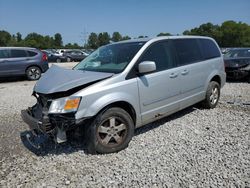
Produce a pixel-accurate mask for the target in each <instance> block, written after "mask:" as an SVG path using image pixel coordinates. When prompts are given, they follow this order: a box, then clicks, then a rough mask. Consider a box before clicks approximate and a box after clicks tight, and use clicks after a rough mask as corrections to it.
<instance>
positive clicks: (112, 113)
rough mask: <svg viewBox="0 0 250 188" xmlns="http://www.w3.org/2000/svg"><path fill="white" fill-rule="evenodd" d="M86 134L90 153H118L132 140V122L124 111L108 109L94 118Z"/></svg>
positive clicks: (114, 108) (115, 108)
mask: <svg viewBox="0 0 250 188" xmlns="http://www.w3.org/2000/svg"><path fill="white" fill-rule="evenodd" d="M87 134H88V139H87V142H88V150H89V152H90V153H93V154H94V153H102V154H104V153H113V152H118V151H120V150H122V149H124V148H126V147H127V146H128V143H129V142H130V140H131V139H132V137H133V135H134V122H133V120H132V118H131V116H130V115H129V114H128V113H127V112H126V111H125V110H123V109H121V108H117V107H113V108H109V109H107V110H106V111H104V112H102V113H100V114H98V115H97V116H96V118H95V119H94V121H93V122H92V124H91V125H90V127H89V131H88V132H87Z"/></svg>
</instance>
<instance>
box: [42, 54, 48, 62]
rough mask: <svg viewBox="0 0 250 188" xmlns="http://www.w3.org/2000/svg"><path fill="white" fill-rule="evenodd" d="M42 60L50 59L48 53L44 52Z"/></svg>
mask: <svg viewBox="0 0 250 188" xmlns="http://www.w3.org/2000/svg"><path fill="white" fill-rule="evenodd" d="M42 61H48V57H47V55H46V53H44V52H43V56H42Z"/></svg>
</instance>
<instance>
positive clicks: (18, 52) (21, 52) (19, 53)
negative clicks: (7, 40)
mask: <svg viewBox="0 0 250 188" xmlns="http://www.w3.org/2000/svg"><path fill="white" fill-rule="evenodd" d="M11 57H12V58H16V57H27V54H26V51H25V50H11Z"/></svg>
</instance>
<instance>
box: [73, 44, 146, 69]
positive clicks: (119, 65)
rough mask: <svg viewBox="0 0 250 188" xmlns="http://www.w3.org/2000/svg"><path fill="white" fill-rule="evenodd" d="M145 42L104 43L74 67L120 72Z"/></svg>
mask: <svg viewBox="0 0 250 188" xmlns="http://www.w3.org/2000/svg"><path fill="white" fill-rule="evenodd" d="M144 44H145V42H130V43H118V44H111V45H106V46H103V47H100V48H98V49H97V50H96V51H94V52H93V53H92V54H90V55H89V56H88V57H86V58H85V59H84V60H82V61H81V62H80V63H79V64H77V65H76V66H75V67H74V69H76V70H86V71H95V72H109V73H120V72H122V71H123V70H124V69H125V68H126V66H127V65H128V64H129V62H130V61H131V60H132V58H133V57H134V56H135V54H136V53H137V52H138V51H139V50H140V49H141V47H142V46H143V45H144Z"/></svg>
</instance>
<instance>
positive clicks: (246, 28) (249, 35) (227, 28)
mask: <svg viewBox="0 0 250 188" xmlns="http://www.w3.org/2000/svg"><path fill="white" fill-rule="evenodd" d="M182 34H183V35H201V36H209V37H212V38H214V39H215V40H216V41H217V43H218V44H219V46H220V47H250V25H248V24H246V23H242V22H235V21H225V22H223V23H222V24H221V25H214V24H212V23H210V22H208V23H205V24H201V25H200V26H199V27H195V28H193V29H190V30H186V31H184V32H183V33H182ZM171 35H172V34H171V33H168V32H161V33H159V34H158V35H157V36H171ZM145 37H148V36H144V35H140V36H138V37H137V38H145ZM128 39H131V37H129V36H128V35H125V36H122V35H121V34H120V33H119V32H113V33H112V35H110V34H109V33H108V32H101V33H94V32H92V33H90V35H89V36H88V40H87V42H86V44H84V45H82V46H79V45H78V44H77V43H73V44H72V43H68V44H66V45H63V39H62V36H61V34H60V33H56V34H55V35H54V36H52V37H51V36H49V35H46V36H43V35H41V34H38V33H34V32H33V33H30V34H28V35H27V36H26V37H25V38H23V37H22V35H21V33H19V32H18V33H16V34H14V35H11V34H10V33H9V32H7V31H5V30H0V46H28V47H35V48H39V49H48V48H75V49H76V48H91V49H96V48H98V47H100V46H102V45H106V44H109V43H111V42H118V41H122V40H128Z"/></svg>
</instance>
